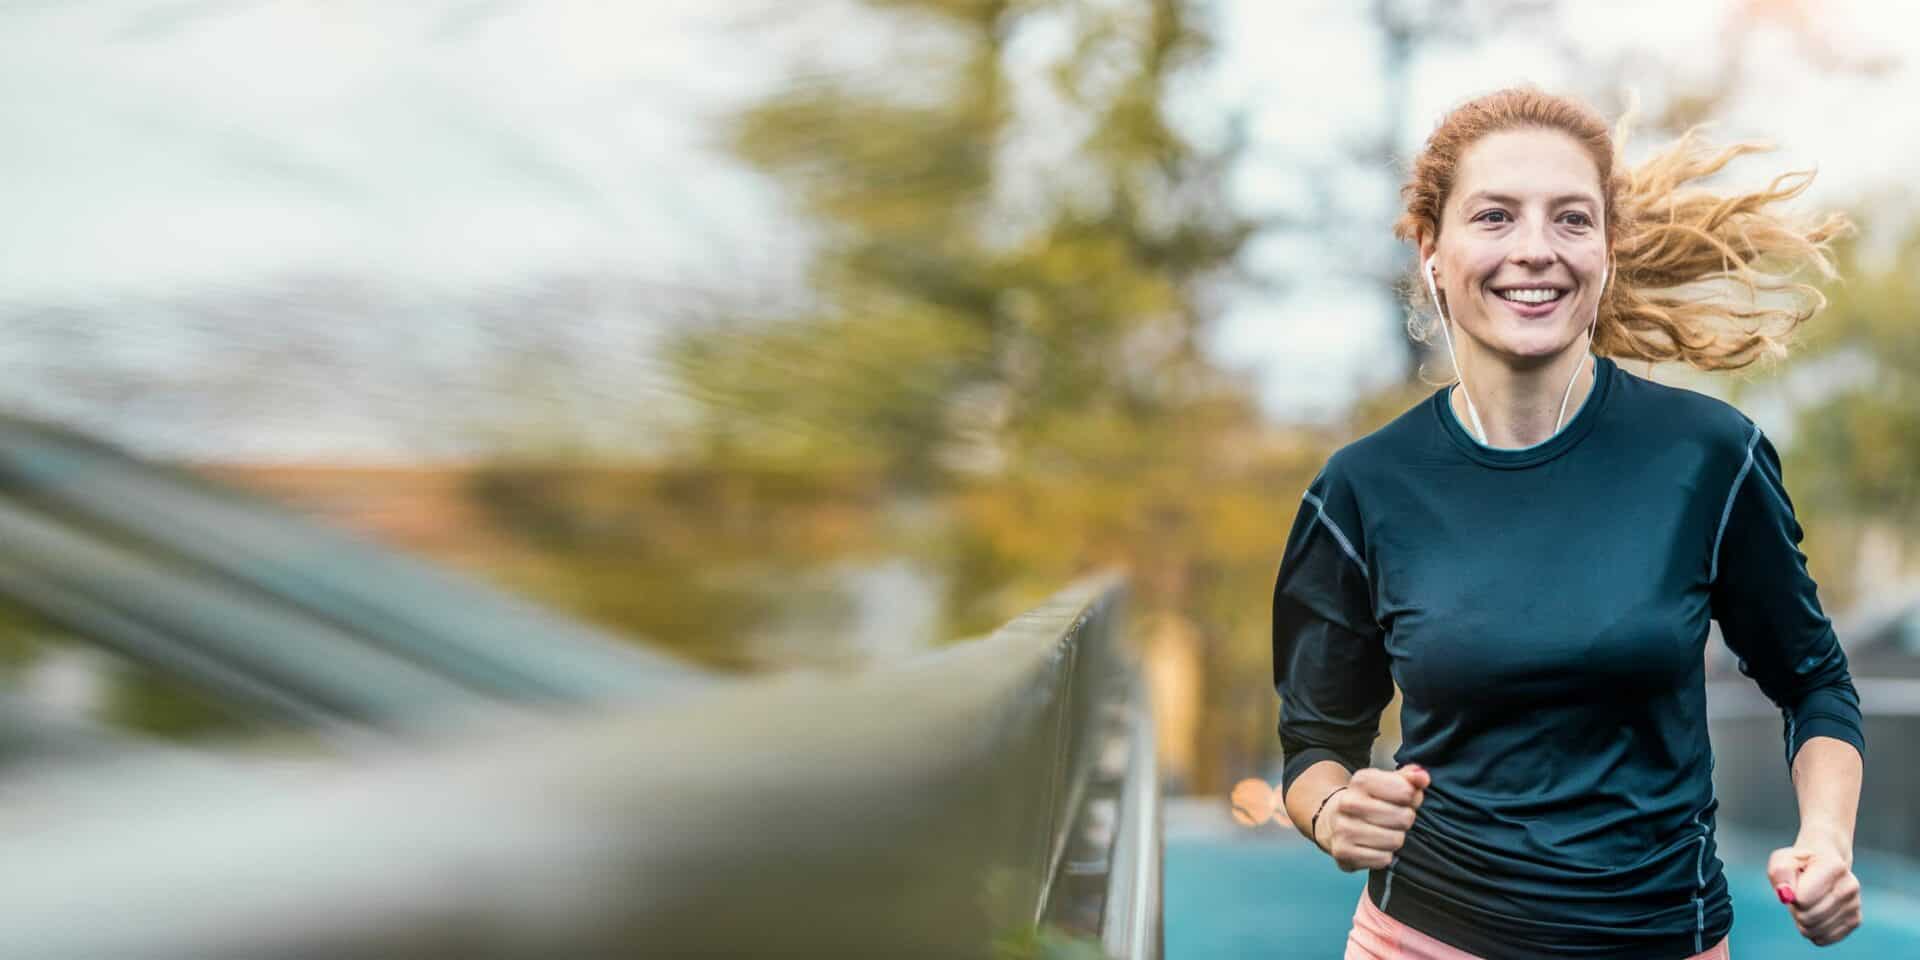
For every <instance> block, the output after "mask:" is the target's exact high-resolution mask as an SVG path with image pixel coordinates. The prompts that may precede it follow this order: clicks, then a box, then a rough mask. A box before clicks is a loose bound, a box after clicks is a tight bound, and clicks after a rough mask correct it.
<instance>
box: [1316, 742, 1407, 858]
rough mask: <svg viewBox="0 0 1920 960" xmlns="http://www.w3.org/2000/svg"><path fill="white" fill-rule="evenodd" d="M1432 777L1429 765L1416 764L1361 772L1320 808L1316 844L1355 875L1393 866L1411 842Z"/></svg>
mask: <svg viewBox="0 0 1920 960" xmlns="http://www.w3.org/2000/svg"><path fill="white" fill-rule="evenodd" d="M1432 779H1433V778H1432V777H1431V776H1429V775H1428V773H1427V771H1426V769H1425V768H1424V767H1421V766H1420V765H1418V764H1411V763H1410V764H1407V765H1406V766H1404V767H1401V768H1400V769H1398V770H1375V769H1372V768H1368V769H1365V770H1361V771H1359V772H1357V773H1355V774H1354V775H1353V779H1352V780H1350V781H1348V783H1347V789H1345V790H1341V791H1339V792H1338V793H1335V794H1334V795H1333V797H1332V798H1331V799H1329V800H1328V801H1327V805H1326V808H1325V809H1323V810H1322V811H1321V812H1320V820H1319V822H1318V823H1317V824H1315V825H1314V837H1313V842H1314V843H1317V844H1319V845H1320V846H1321V847H1322V848H1323V849H1325V850H1326V851H1327V852H1328V853H1330V854H1332V855H1333V862H1334V863H1336V864H1338V865H1339V866H1340V869H1342V870H1345V871H1347V872H1349V873H1351V872H1353V871H1355V870H1371V869H1375V868H1382V867H1385V866H1387V865H1388V864H1389V863H1392V862H1393V855H1394V852H1395V851H1397V850H1399V849H1400V845H1401V844H1403V843H1405V842H1406V840H1407V830H1408V828H1410V827H1412V826H1413V817H1414V811H1416V810H1419V809H1420V804H1421V802H1422V801H1424V800H1425V799H1426V796H1427V784H1429V783H1431V782H1432Z"/></svg>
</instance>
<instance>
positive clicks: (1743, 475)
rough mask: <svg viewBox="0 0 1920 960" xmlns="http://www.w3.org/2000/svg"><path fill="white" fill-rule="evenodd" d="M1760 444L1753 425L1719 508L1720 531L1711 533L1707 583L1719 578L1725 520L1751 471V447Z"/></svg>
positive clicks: (1756, 428) (1756, 426)
mask: <svg viewBox="0 0 1920 960" xmlns="http://www.w3.org/2000/svg"><path fill="white" fill-rule="evenodd" d="M1759 442H1760V426H1759V425H1758V424H1755V425H1754V428H1753V435H1752V436H1750V437H1748V438H1747V459H1746V462H1745V463H1742V464H1740V472H1739V473H1736V474H1734V475H1733V487H1732V488H1731V489H1729V490H1728V491H1727V505H1726V506H1724V507H1722V508H1720V529H1718V530H1715V531H1714V533H1713V563H1712V564H1711V565H1710V566H1709V567H1708V568H1707V582H1708V583H1712V582H1713V581H1715V580H1717V579H1719V577H1720V538H1721V537H1724V536H1726V535H1727V518H1728V517H1731V516H1733V498H1734V497H1736V496H1738V495H1739V494H1740V483H1741V481H1743V480H1745V479H1747V471H1748V470H1751V469H1753V446H1754V444H1757V443H1759Z"/></svg>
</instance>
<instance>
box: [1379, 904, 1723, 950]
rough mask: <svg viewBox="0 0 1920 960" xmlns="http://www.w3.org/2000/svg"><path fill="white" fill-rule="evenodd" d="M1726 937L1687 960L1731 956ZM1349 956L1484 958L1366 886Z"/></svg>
mask: <svg viewBox="0 0 1920 960" xmlns="http://www.w3.org/2000/svg"><path fill="white" fill-rule="evenodd" d="M1731 956H1732V955H1731V953H1730V952H1729V950H1728V947H1727V938H1725V937H1721V938H1720V942H1719V943H1716V944H1714V945H1713V946H1711V947H1708V948H1707V949H1706V950H1704V951H1702V952H1700V953H1696V954H1694V955H1693V956H1691V957H1688V958H1686V960H1731ZM1346 960H1481V958H1480V957H1478V956H1476V955H1474V954H1471V953H1468V952H1466V951H1465V950H1462V949H1460V948H1459V947H1456V946H1452V945H1451V944H1446V943H1442V942H1440V941H1439V940H1435V939H1434V938H1432V937H1430V936H1427V935H1426V934H1424V933H1421V932H1420V931H1418V930H1415V929H1413V928H1412V927H1409V926H1407V925H1406V924H1404V923H1401V922H1400V921H1398V920H1395V919H1394V918H1392V917H1389V916H1387V915H1386V914H1385V913H1384V912H1382V911H1381V909H1380V908H1379V907H1376V906H1374V904H1373V898H1372V897H1370V896H1368V895H1367V891H1366V888H1365V887H1362V888H1361V889H1360V905H1359V906H1358V907H1357V908H1355V910H1354V911H1353V929H1352V930H1351V931H1349V932H1348V933H1347V953H1346Z"/></svg>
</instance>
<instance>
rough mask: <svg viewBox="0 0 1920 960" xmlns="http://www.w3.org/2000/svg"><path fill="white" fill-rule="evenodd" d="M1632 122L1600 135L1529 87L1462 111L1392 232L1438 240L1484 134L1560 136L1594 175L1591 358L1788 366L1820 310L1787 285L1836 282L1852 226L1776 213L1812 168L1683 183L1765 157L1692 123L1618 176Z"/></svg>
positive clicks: (1426, 332)
mask: <svg viewBox="0 0 1920 960" xmlns="http://www.w3.org/2000/svg"><path fill="white" fill-rule="evenodd" d="M1631 122H1632V115H1631V113H1629V114H1628V115H1627V116H1625V117H1623V118H1622V119H1621V121H1620V125H1619V129H1618V130H1617V132H1615V133H1614V134H1612V135H1609V132H1608V130H1607V125H1606V122H1605V121H1604V120H1602V119H1601V118H1600V116H1599V115H1598V114H1597V113H1595V112H1594V111H1593V110H1591V109H1589V108H1588V107H1586V106H1585V105H1583V104H1581V103H1579V102H1577V101H1575V100H1571V99H1569V98H1566V97H1559V96H1553V95H1551V94H1547V93H1543V92H1541V91H1539V90H1536V89H1533V88H1530V87H1518V88H1510V89H1506V90H1500V91H1497V92H1495V93H1491V94H1488V95H1486V96H1483V97H1480V98H1478V99H1475V100H1471V101H1468V102H1467V103H1465V104H1462V105H1461V106H1459V107H1457V108H1455V109H1454V110H1453V111H1452V112H1451V113H1449V114H1447V115H1446V117H1445V118H1444V119H1442V120H1441V122H1440V125H1439V127H1438V128H1437V129H1435V130H1434V132H1433V135H1432V136H1430V137H1428V138H1427V143H1426V146H1425V147H1424V148H1423V149H1422V150H1421V151H1420V154H1419V156H1417V157H1416V158H1415V159H1414V161H1413V167H1412V170H1411V172H1410V174H1409V176H1408V179H1407V182H1406V184H1405V185H1404V186H1403V187H1402V188H1401V198H1402V200H1403V201H1404V203H1405V204H1406V209H1405V210H1404V211H1403V212H1402V213H1401V215H1400V219H1399V220H1398V221H1397V222H1396V223H1395V224H1394V228H1393V232H1394V234H1395V235H1396V236H1398V237H1399V238H1400V239H1402V240H1404V241H1406V242H1408V243H1412V244H1414V245H1416V246H1418V244H1419V242H1420V238H1421V237H1422V236H1423V235H1424V236H1431V237H1436V238H1437V237H1438V236H1439V233H1440V223H1441V211H1442V210H1444V209H1445V207H1446V202H1447V196H1448V194H1449V193H1450V191H1451V190H1452V189H1453V185H1454V179H1455V176H1456V173H1457V170H1458V167H1459V164H1460V158H1461V157H1462V156H1463V155H1464V154H1465V153H1466V152H1467V150H1468V149H1469V148H1471V147H1472V146H1473V145H1474V144H1475V143H1477V142H1478V141H1479V140H1480V139H1481V138H1482V137H1485V136H1487V135H1489V134H1493V133H1499V132H1502V131H1507V130H1524V129H1544V130H1553V131H1558V132H1560V133H1564V134H1566V135H1567V136H1569V137H1571V138H1572V139H1573V140H1574V141H1575V142H1576V143H1578V144H1579V145H1580V146H1581V148H1583V149H1584V150H1586V152H1587V153H1588V155H1589V156H1591V157H1592V158H1593V162H1594V165H1595V167H1596V168H1598V170H1599V173H1600V186H1601V192H1602V195H1603V200H1604V207H1605V209H1604V210H1603V211H1602V215H1603V218H1604V221H1605V229H1606V242H1607V249H1608V254H1609V259H1610V260H1611V261H1612V267H1611V269H1610V277H1611V279H1610V281H1609V283H1608V284H1607V288H1606V291H1605V293H1604V294H1603V297H1602V300H1601V303H1600V314H1599V325H1598V328H1597V329H1596V330H1595V332H1594V347H1593V349H1594V352H1595V353H1600V354H1605V355H1608V356H1613V357H1617V358H1626V359H1637V360H1645V361H1650V362H1655V363H1661V362H1666V361H1670V360H1678V361H1681V362H1683V363H1686V364H1688V365H1690V366H1693V367H1696V368H1698V369H1701V370H1737V369H1740V368H1743V367H1746V366H1748V365H1750V364H1752V363H1754V362H1755V361H1757V360H1760V359H1762V358H1773V359H1779V358H1783V357H1785V356H1786V350H1787V345H1788V343H1789V342H1790V341H1791V339H1792V335H1793V333H1794V331H1795V329H1796V328H1798V327H1799V326H1800V324H1802V323H1804V322H1806V321H1807V320H1808V319H1810V318H1812V317H1813V315H1814V314H1815V313H1816V312H1818V311H1819V310H1820V308H1821V307H1824V306H1826V297H1825V296H1824V295H1822V294H1821V292H1820V290H1819V289H1818V288H1817V287H1815V286H1813V285H1812V284H1810V283H1806V282H1802V281H1801V280H1798V279H1796V277H1798V276H1800V275H1801V274H1802V272H1803V271H1804V270H1808V269H1810V270H1812V271H1814V272H1815V273H1817V274H1819V276H1820V277H1822V278H1825V279H1828V280H1833V279H1837V274H1836V273H1835V271H1834V265H1833V256H1832V250H1831V246H1830V243H1831V241H1832V240H1834V239H1835V238H1837V237H1839V236H1841V235H1843V234H1844V233H1846V232H1848V231H1849V230H1851V229H1852V227H1851V224H1850V223H1849V222H1848V221H1847V218H1846V217H1845V216H1844V215H1842V214H1838V213H1834V214H1828V215H1826V216H1824V217H1820V218H1816V219H1800V218H1796V217H1792V216H1789V215H1788V214H1786V213H1785V212H1783V211H1781V210H1779V209H1778V208H1777V205H1778V204H1779V203H1781V202H1782V201H1786V200H1790V199H1792V198H1794V197H1796V196H1799V195H1800V194H1801V193H1802V192H1803V191H1805V190H1806V189H1807V187H1808V186H1809V185H1810V184H1812V182H1813V171H1811V170H1804V171H1793V172H1789V173H1784V174H1781V175H1779V176H1776V177H1774V178H1773V181H1772V182H1771V183H1769V184H1768V185H1767V187H1766V188H1765V189H1763V190H1758V191H1754V192H1751V193H1718V192H1715V191H1712V190H1709V189H1706V188H1704V187H1700V186H1696V185H1694V184H1695V182H1696V181H1699V180H1702V179H1704V178H1707V177H1710V176H1712V175H1714V174H1716V173H1718V172H1720V171H1721V170H1722V169H1723V168H1725V167H1726V166H1727V164H1729V163H1731V162H1732V161H1733V160H1734V159H1736V158H1738V157H1740V156H1742V155H1745V154H1749V153H1764V152H1766V151H1768V150H1770V149H1771V147H1769V146H1767V145H1766V144H1761V143H1752V142H1742V143H1736V144H1733V145H1732V146H1728V147H1724V148H1720V149H1714V148H1712V147H1710V146H1709V145H1708V144H1707V143H1706V142H1705V141H1704V139H1703V138H1702V137H1701V135H1700V131H1699V128H1697V127H1696V128H1693V129H1690V130H1688V131H1687V132H1686V133H1684V134H1682V135H1681V136H1680V138H1679V139H1678V140H1676V141H1674V142H1673V143H1672V144H1671V145H1669V146H1668V147H1667V148H1666V149H1664V150H1662V151H1660V152H1659V153H1657V154H1655V155H1654V156H1652V157H1650V158H1648V159H1647V160H1646V161H1645V162H1644V163H1642V164H1641V165H1640V166H1638V167H1636V168H1633V169H1627V170H1623V169H1619V168H1618V164H1617V163H1616V158H1617V157H1619V155H1620V154H1619V149H1620V147H1621V146H1623V145H1624V144H1625V142H1626V138H1627V135H1628V132H1629V130H1630V125H1631ZM1417 269H1418V267H1416V270H1417ZM1405 292H1406V293H1407V295H1408V297H1409V300H1410V301H1411V302H1412V303H1414V304H1415V305H1416V308H1417V307H1418V305H1419V304H1420V303H1422V301H1423V299H1424V295H1425V292H1426V287H1425V281H1424V280H1422V279H1420V278H1419V277H1418V275H1417V274H1416V275H1415V276H1414V277H1413V278H1412V279H1411V280H1410V281H1409V282H1408V284H1407V289H1406V291H1405ZM1437 323H1438V318H1437V317H1429V318H1423V317H1421V315H1420V314H1419V313H1417V312H1416V314H1415V316H1414V318H1413V320H1411V321H1409V330H1410V332H1411V333H1412V334H1413V336H1414V338H1415V339H1417V340H1420V341H1422V342H1426V341H1427V340H1428V339H1429V338H1430V337H1431V336H1432V335H1433V332H1434V330H1435V329H1436V325H1437Z"/></svg>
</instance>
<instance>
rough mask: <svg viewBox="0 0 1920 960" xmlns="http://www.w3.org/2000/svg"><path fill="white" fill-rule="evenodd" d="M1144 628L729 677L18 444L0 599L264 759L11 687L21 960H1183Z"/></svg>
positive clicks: (1027, 627)
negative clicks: (1065, 952)
mask: <svg viewBox="0 0 1920 960" xmlns="http://www.w3.org/2000/svg"><path fill="white" fill-rule="evenodd" d="M1123 596H1124V591H1123V585H1122V584H1121V582H1120V581H1119V580H1117V579H1115V578H1112V577H1099V578H1094V579H1090V580H1087V581H1083V582H1080V583H1077V584H1074V585H1072V586H1071V587H1069V588H1067V589H1066V590H1064V591H1062V592H1061V593H1060V594H1058V595H1057V596H1055V597H1054V598H1053V599H1052V600H1050V601H1048V602H1047V603H1045V604H1043V605H1042V606H1040V607H1039V608H1037V609H1035V610H1034V611H1032V612H1030V613H1028V614H1026V615H1024V616H1022V617H1020V618H1018V619H1016V620H1014V621H1012V622H1011V623H1008V624H1007V625H1005V626H1004V627H1002V628H1000V629H999V630H997V631H995V632H994V633H993V634H992V635H991V636H988V637H985V638H981V639H976V640H971V641H967V642H964V643H960V644H957V645H954V646H950V647H947V648H944V649H942V650H939V651H937V652H935V653H932V654H928V655H925V656H921V657H916V658H913V659H911V660H905V661H901V662H897V663H893V664H888V665H885V666H883V667H879V668H874V669H868V670H864V671H860V672H855V673H846V674H838V675H817V674H808V675H799V674H795V675H785V676H776V677H767V678H752V679H726V678H721V677H717V676H714V675H712V674H710V673H707V672H704V671H701V670H698V669H696V668H692V667H689V666H686V665H684V664H681V663H679V662H677V661H674V660H671V659H668V658H665V657H662V656H659V655H656V654H652V653H649V652H647V651H644V650H642V649H640V648H638V647H635V646H633V645H631V644H628V643H626V642H624V641H622V640H620V639H618V638H614V637H609V636H606V635H604V634H601V633H599V632H597V631H595V630H593V629H592V628H588V627H586V626H583V625H581V624H578V623H575V622H571V621H569V620H566V619H565V618H562V617H559V616H557V615H555V614H552V613H550V612H547V611H544V610H541V609H538V608H536V607H533V606H531V605H529V604H526V603H523V602H521V601H518V600H515V599H512V598H509V597H506V596H503V595H501V594H499V593H497V592H494V591H492V590H490V589H487V588H485V587H482V586H479V585H477V584H473V583H469V582H465V581H462V580H460V579H457V578H455V577H452V576H449V575H447V574H446V573H443V572H440V571H436V570H433V569H431V568H429V567H427V566H426V565H424V564H421V563H419V562H416V561H413V560H410V559H407V558H404V557H400V556H398V555H395V554H393V553H391V552H388V551H385V550H381V549H378V548H375V547H373V546H371V545H368V544H364V543H360V542H356V541H353V540H351V539H349V538H346V537H343V536H341V535H338V534H335V533H332V532H330V531H326V530H322V529H318V528H316V527H314V526H312V525H309V524H307V523H305V522H304V521H301V520H299V519H297V518H295V517H293V516H291V515H289V514H287V513H284V512H282V511H280V510H278V509H276V508H274V507H271V506H269V505H267V504H265V503H263V502H260V501H257V500H254V499H251V498H249V497H245V496H242V495H239V494H236V493H233V492H230V491H226V490H222V489H220V488H218V487H215V486H213V485H210V484H208V483H207V482H205V481H203V480H201V479H198V478H196V477H193V476H190V475H188V474H185V473H183V472H180V471H176V470H172V469H168V468H162V467H157V466H154V465H151V464H146V463H142V462H140V461H138V460H136V459H133V458H131V457H128V456H126V455H124V454H122V453H120V452H118V451H116V450H113V449H111V448H108V447H106V446H103V445H100V444H97V443H94V442H92V441H89V440H87V439H85V438H81V437H77V436H74V435H72V434H70V433H67V432H63V431H59V430H55V429H51V428H47V427H43V426H39V425H35V424H28V423H22V422H18V421H11V420H0V600H4V601H5V602H6V603H7V604H9V605H10V606H11V607H15V608H20V609H23V610H25V611H27V613H28V614H29V615H30V616H32V617H33V618H34V623H36V624H38V625H39V627H37V628H36V629H40V630H42V631H43V632H44V631H58V632H59V633H60V635H61V636H62V637H64V638H65V639H66V641H67V642H69V643H71V644H74V645H78V646H87V645H93V646H97V647H99V648H104V649H109V650H112V651H115V652H116V653H117V654H118V655H121V656H123V657H124V658H126V659H127V660H129V661H132V662H135V663H138V664H140V665H141V666H142V668H145V669H152V670H153V671H155V672H156V673H159V674H165V675H168V676H170V677H171V678H173V679H175V680H178V681H184V683H185V685H186V686H188V687H190V688H192V689H193V690H195V691H199V692H202V693H205V694H207V695H209V698H210V699H212V700H217V701H218V702H219V703H220V704H221V705H222V708H223V709H227V710H230V711H232V712H233V714H234V715H236V716H241V717H244V718H247V720H248V721H249V722H252V721H255V720H257V721H258V722H259V723H260V724H261V725H262V726H264V727H267V728H270V729H271V730H273V731H274V732H273V733H271V734H263V735H260V736H257V737H253V738H251V739H247V740H234V741H229V742H225V743H222V744H220V745H219V746H218V747H217V748H213V747H208V746H207V745H206V744H205V743H200V744H197V745H195V746H193V747H188V746H185V745H182V744H180V743H168V744H165V745H156V741H153V740H145V739H141V738H138V737H134V736H129V735H127V733H126V732H125V731H122V730H117V729H114V728H113V727H111V726H108V725H103V724H98V723H90V722H87V721H85V720H84V719H77V718H75V717H74V716H71V715H63V714H60V713H59V712H58V711H48V710H46V709H43V708H41V707H39V706H36V705H35V704H34V703H33V702H32V701H31V698H26V697H22V696H19V695H17V694H16V692H15V691H14V690H13V689H12V688H11V687H0V902H3V903H5V904H6V908H5V910H4V911H0V956H4V957H36V958H52V957H86V958H101V960H106V958H121V957H142V958H196V960H199V958H229V957H231V958H251V960H272V958H291V957H302V958H304V957H315V958H320V957H326V958H360V957H460V958H509V957H514V958H517V957H542V958H546V957H588V956H593V957H599V956H820V957H840V956H915V957H985V956H988V955H990V953H992V952H993V951H994V949H995V948H996V946H997V947H998V948H999V949H1000V950H1001V951H1002V952H1003V955H1009V956H1019V955H1022V954H1023V953H1028V952H1034V953H1037V952H1038V947H1037V946H1036V945H1037V944H1038V943H1039V942H1040V941H1039V939H1038V938H1037V935H1036V931H1039V930H1046V931H1048V932H1047V934H1046V935H1047V936H1049V937H1054V938H1056V939H1057V941H1060V942H1064V941H1066V940H1076V941H1077V942H1078V943H1079V945H1080V946H1081V947H1082V948H1083V949H1085V950H1087V951H1089V952H1090V953H1091V952H1101V953H1105V954H1108V955H1110V956H1115V957H1122V958H1134V957H1141V958H1151V957H1157V956H1158V955H1159V947H1160V837H1161V834H1160V810H1159V801H1158V796H1159V789H1158V783H1157V780H1156V779H1155V762H1154V756H1153V753H1152V743H1153V737H1152V730H1151V721H1150V719H1149V717H1148V714H1147V712H1146V707H1145V697H1144V691H1143V690H1142V687H1141V684H1140V681H1139V674H1138V671H1137V668H1136V665H1135V664H1134V663H1133V662H1132V660H1131V658H1130V657H1129V656H1128V655H1127V654H1126V653H1125V652H1124V651H1123V650H1122V648H1121V647H1120V645H1119V643H1118V639H1119V636H1120V633H1119V628H1120V616H1121V603H1122V600H1123ZM15 620H18V618H17V617H16V618H15ZM0 626H5V623H4V622H0ZM15 632H16V633H17V632H19V628H18V627H17V624H16V626H15ZM3 633H4V632H3V631H0V641H7V642H11V638H9V637H7V636H5V635H3ZM1096 944H1097V947H1096V946H1095V945H1096ZM1090 953H1089V954H1074V955H1076V956H1080V955H1090Z"/></svg>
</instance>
